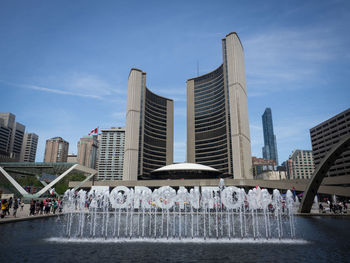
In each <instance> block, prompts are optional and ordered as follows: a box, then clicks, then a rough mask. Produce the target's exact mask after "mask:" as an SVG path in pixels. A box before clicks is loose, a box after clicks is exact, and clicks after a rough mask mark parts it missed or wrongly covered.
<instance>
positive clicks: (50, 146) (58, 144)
mask: <svg viewBox="0 0 350 263" xmlns="http://www.w3.org/2000/svg"><path fill="white" fill-rule="evenodd" d="M68 147H69V143H68V142H67V141H65V140H63V139H62V138H61V137H54V138H51V139H48V140H46V146H45V156H44V162H45V163H61V162H63V163H65V162H67V158H68Z"/></svg>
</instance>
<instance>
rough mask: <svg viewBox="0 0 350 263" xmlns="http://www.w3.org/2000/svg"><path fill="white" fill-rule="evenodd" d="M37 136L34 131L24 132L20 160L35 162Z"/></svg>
mask: <svg viewBox="0 0 350 263" xmlns="http://www.w3.org/2000/svg"><path fill="white" fill-rule="evenodd" d="M38 140H39V136H38V135H36V134H35V133H25V134H24V138H23V144H22V150H21V157H20V161H21V162H35V156H36V150H37V147H38Z"/></svg>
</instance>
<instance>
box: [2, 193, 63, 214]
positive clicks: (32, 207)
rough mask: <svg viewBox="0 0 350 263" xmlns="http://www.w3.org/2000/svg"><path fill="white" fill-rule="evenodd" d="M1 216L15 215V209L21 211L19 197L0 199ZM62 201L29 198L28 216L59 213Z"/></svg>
mask: <svg viewBox="0 0 350 263" xmlns="http://www.w3.org/2000/svg"><path fill="white" fill-rule="evenodd" d="M0 207H1V218H5V217H6V216H10V215H11V214H12V215H13V217H17V210H18V209H20V210H21V211H23V208H24V202H23V200H22V199H21V198H12V197H10V198H9V199H2V200H1V204H0ZM62 209H63V202H62V201H61V200H60V199H58V198H46V199H44V200H33V199H32V200H31V201H30V204H29V216H34V215H48V214H56V213H57V212H58V213H61V212H62Z"/></svg>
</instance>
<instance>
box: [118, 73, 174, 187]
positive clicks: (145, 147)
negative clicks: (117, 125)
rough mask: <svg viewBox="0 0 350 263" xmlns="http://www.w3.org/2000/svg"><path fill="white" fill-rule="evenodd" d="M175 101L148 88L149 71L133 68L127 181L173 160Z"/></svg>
mask: <svg viewBox="0 0 350 263" xmlns="http://www.w3.org/2000/svg"><path fill="white" fill-rule="evenodd" d="M173 123H174V102H173V100H170V99H167V98H164V97H161V96H159V95H157V94H155V93H153V92H151V91H150V90H149V89H148V88H147V87H146V73H144V72H142V71H141V70H139V69H134V68H133V69H131V71H130V74H129V81H128V98H127V106H126V130H125V156H124V173H123V180H137V179H138V178H139V177H147V176H149V174H150V172H151V171H153V170H155V169H157V168H160V167H162V166H164V165H168V164H171V163H172V162H173Z"/></svg>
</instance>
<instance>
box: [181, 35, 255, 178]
mask: <svg viewBox="0 0 350 263" xmlns="http://www.w3.org/2000/svg"><path fill="white" fill-rule="evenodd" d="M222 47H223V64H222V65H221V66H220V67H218V68H217V69H216V70H214V71H212V72H210V73H208V74H205V75H202V76H199V77H196V78H193V79H189V80H188V81H187V157H186V158H187V162H192V163H199V164H203V165H208V166H211V167H213V168H216V169H218V170H220V171H221V172H222V173H223V174H230V175H233V177H234V178H236V179H241V178H247V179H248V178H253V174H252V160H251V147H250V131H249V120H248V100H247V88H246V79H245V69H244V54H243V47H242V44H241V41H240V39H239V37H238V35H237V34H236V33H234V32H233V33H230V34H228V35H227V36H226V37H225V38H224V39H223V40H222Z"/></svg>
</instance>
